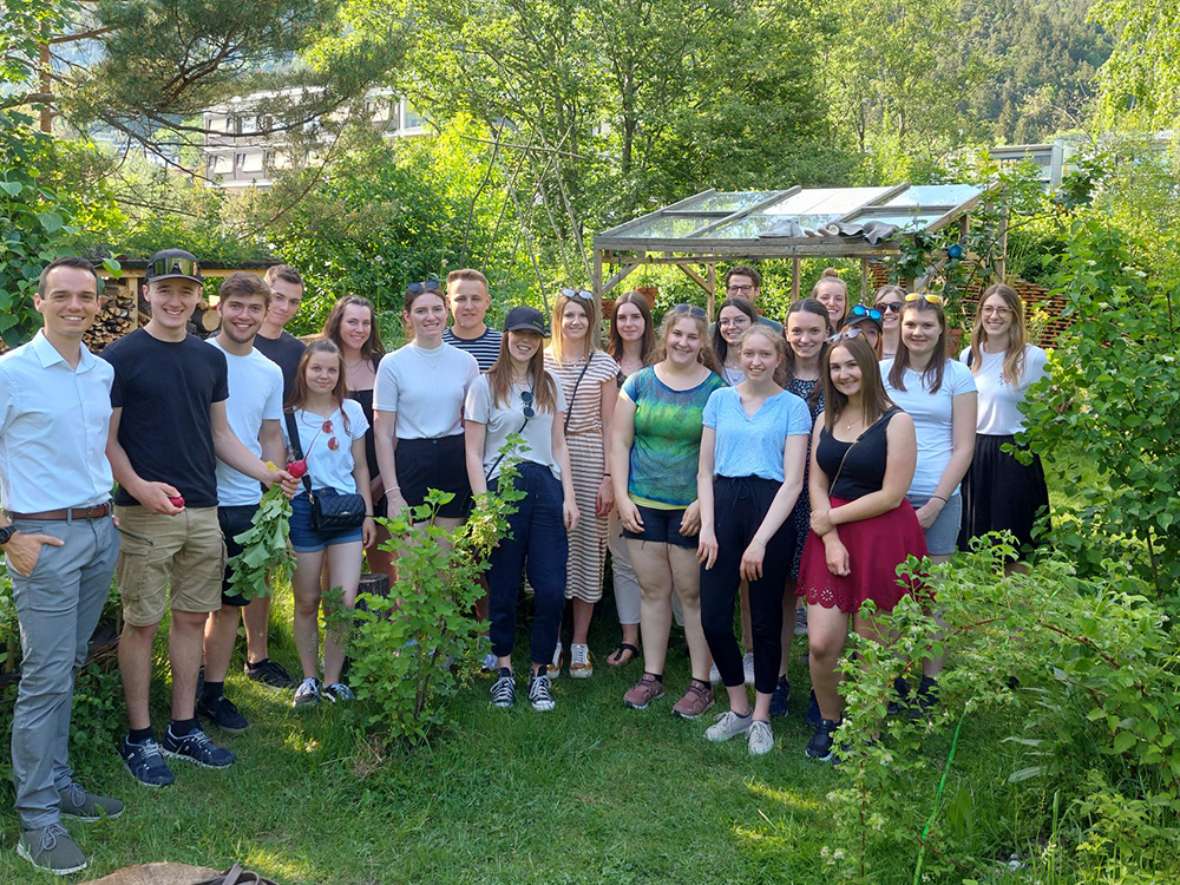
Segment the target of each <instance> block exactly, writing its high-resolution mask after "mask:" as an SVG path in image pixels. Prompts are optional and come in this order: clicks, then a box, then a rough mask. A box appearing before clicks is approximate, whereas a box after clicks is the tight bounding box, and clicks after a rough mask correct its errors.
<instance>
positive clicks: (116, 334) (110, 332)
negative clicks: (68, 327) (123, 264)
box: [83, 283, 139, 353]
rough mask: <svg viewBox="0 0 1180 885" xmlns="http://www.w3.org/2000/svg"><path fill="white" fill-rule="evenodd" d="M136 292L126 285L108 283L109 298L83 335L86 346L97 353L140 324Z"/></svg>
mask: <svg viewBox="0 0 1180 885" xmlns="http://www.w3.org/2000/svg"><path fill="white" fill-rule="evenodd" d="M137 313H138V308H137V306H136V304H135V293H134V292H132V291H131V290H129V289H128V288H126V287H124V286H112V285H110V284H109V283H108V285H107V300H106V304H105V305H104V306H103V309H102V311H101V312H100V313H99V315H98V319H96V320H95V321H94V325H93V326H91V327H90V331H89V332H87V333H86V334H85V336H83V340H84V341H85V342H86V346H87V347H89V348H90V349H91V350H92V351H94V352H95V353H97V352H99V351H101V350H102V349H103V348H104V347H106V346H107V345H108V344H110V343H112V342H114V341H117V340H119V339H120V338H122V337H123V336H124V335H126V334H127V333H128V332H132V331H134V330H135V328H136V327H137V326H138V325H139V319H138V317H137Z"/></svg>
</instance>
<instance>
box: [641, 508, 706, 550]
mask: <svg viewBox="0 0 1180 885" xmlns="http://www.w3.org/2000/svg"><path fill="white" fill-rule="evenodd" d="M635 506H636V507H638V508H639V518H640V519H642V520H643V531H641V532H632V531H628V530H627V529H623V537H624V538H631V539H632V540H635V541H654V542H655V543H657V544H673V545H675V546H677V547H690V548H692V549H693V550H695V549H696V547H697V536H696V535H695V534H692V535H682V534H680V520H681V519H682V518H683V517H684V511H685V508H683V507H680V508H677V509H675V510H663V509H660V508H657V507H644V506H643V505H642V504H636V505H635Z"/></svg>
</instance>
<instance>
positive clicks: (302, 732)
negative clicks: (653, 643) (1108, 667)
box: [0, 595, 1006, 883]
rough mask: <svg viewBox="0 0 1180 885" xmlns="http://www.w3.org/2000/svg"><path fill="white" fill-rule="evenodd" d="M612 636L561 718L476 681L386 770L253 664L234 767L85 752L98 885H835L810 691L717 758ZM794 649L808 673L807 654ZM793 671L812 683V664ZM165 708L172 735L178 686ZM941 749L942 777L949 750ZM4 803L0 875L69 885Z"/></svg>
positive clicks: (676, 655) (992, 772)
mask: <svg viewBox="0 0 1180 885" xmlns="http://www.w3.org/2000/svg"><path fill="white" fill-rule="evenodd" d="M281 599H285V600H286V605H282V604H280V606H278V610H277V612H276V623H277V624H289V623H290V622H289V599H290V597H289V595H286V596H285V597H281ZM608 604H609V603H608ZM613 631H614V626H613V617H609V618H608V617H604V618H602V623H601V624H600V625H599V626H598V628H597V630H596V631H595V632H594V634H593V635H592V648H594V649H596V650H597V651H598V654H597V659H598V668H597V670H596V672H595V675H594V677H593V678H592V679H590V680H585V681H577V682H575V681H573V680H571V679H569V678H568V677H563V678H561V679H560V680H558V681H557V682H556V684H555V688H556V697H557V701H558V707H557V709H556V710H555V711H554V712H552V713H547V714H538V713H534V712H533V711H532V710H531V709H530V708H529V707H528V705H527V702H524V701H523V697H522V696H523V692H521V693H520V694H518V705H517V708H516V709H514V710H511V711H503V710H496V709H493V708H492V707H490V705H489V704H488V702H487V687H488V682H487V680H486V679H478V680H476V681H475V682H474V684H473V685H472V686H471V687H470V688H469V689H468V690H466V691H465V692H464V693H463V694H462V695H461V696H460V698H459V699H458V701H457V703H456V704H455V707H454V719H455V721H456V722H457V725H456V727H455V728H454V730H452V731H450V732H447V733H443V734H441V735H440V736H439V737H438V738H437V739H436V741H435V743H434V745H433V746H431V747H429V748H424V749H420V750H418V751H416V752H414V753H410V754H398V755H395V756H392V757H389V758H385V759H377V758H375V757H374V756H373V755H372V754H371V753H370V752H368V751H367V750H366V747H365V745H364V744H363V742H361V741H360V740H358V738H357V737H356V733H355V731H354V729H353V728H352V727H350V725H349V723H348V720H347V717H346V716H344V715H342V711H341V710H340V709H337V708H333V707H332V706H331V705H329V704H326V703H325V704H324V705H322V706H321V707H320V708H319V709H316V710H312V711H309V712H308V711H298V712H297V711H295V710H293V709H292V708H291V707H290V705H289V700H290V694H289V693H288V692H276V691H274V690H272V689H268V688H265V687H263V686H260V685H257V684H255V683H253V682H250V681H249V680H247V679H246V678H245V677H244V676H242V675H241V671H240V661H237V662H236V666H235V668H234V669H233V670H232V671H231V676H230V682H229V690H230V692H231V694H232V696H233V697H234V698H235V699H237V701H238V702H239V703H240V705H241V707H242V709H243V711H244V712H245V714H246V715H247V717H248V718H249V719H250V720H251V723H252V727H251V728H250V730H249V731H248V732H247V733H245V734H243V735H240V736H237V737H232V736H226V735H222V734H220V733H218V732H217V731H216V729H212V728H211V729H210V732H211V734H213V735H214V737H215V739H218V740H223V741H224V742H225V743H226V744H227V745H228V746H230V747H231V748H232V749H233V750H234V751H235V752H236V753H237V754H238V763H237V764H236V765H235V766H233V768H231V769H229V770H228V771H224V772H219V771H207V770H204V769H199V768H195V767H192V766H187V765H185V764H183V763H179V762H177V763H174V764H173V768H174V770H175V772H176V775H177V780H176V784H175V785H173V786H172V787H169V788H167V789H164V790H159V791H153V790H149V789H145V788H143V787H141V786H139V785H138V784H137V783H135V782H134V781H133V780H132V779H131V777H130V776H129V775H128V774H127V773H126V772H125V771H124V770H123V768H122V766H121V762H120V760H119V759H118V757H117V755H116V754H115V752H114V749H113V747H112V748H111V750H110V751H109V752H107V751H105V750H98V749H92V750H89V751H87V752H80V753H75V759H74V763H75V770H76V771H77V772H78V777H79V779H80V780H81V781H82V782H83V783H85V784H86V785H87V786H89V787H91V788H93V789H95V790H101V791H105V792H109V793H111V794H113V795H116V796H119V797H121V798H122V799H124V800H125V802H126V803H127V811H126V813H125V814H124V815H123V817H122V818H120V819H119V820H114V821H102V822H99V823H94V824H89V825H85V824H76V823H70V824H69V827H70V829H71V831H72V832H74V833H75V835H76V836H78V838H79V839H80V842H81V844H82V846H83V847H84V849H85V850H86V851H88V852H90V853H92V855H93V862H92V864H91V867H90V869H88V870H87V871H86V873H85V874H83V876H82V877H81V878H85V877H87V876H94V877H97V876H99V875H102V874H105V873H107V872H110V871H111V870H114V869H116V868H118V867H121V866H124V865H126V864H131V863H140V862H148V861H155V860H173V861H182V862H187V863H194V864H201V865H207V866H213V867H217V868H219V869H221V868H225V867H227V866H229V864H230V863H231V862H232V861H234V860H241V861H243V862H245V863H246V864H247V866H249V867H251V868H254V869H257V870H259V871H260V872H263V873H264V874H266V875H269V876H271V877H273V878H275V879H277V880H279V881H280V882H308V883H312V882H314V883H329V882H331V883H337V882H339V883H362V882H408V881H413V882H505V883H507V882H513V883H516V882H538V883H540V882H544V883H553V882H585V881H604V882H612V883H618V882H698V881H710V882H770V881H777V882H820V881H826V880H827V879H828V878H829V876H830V874H825V871H824V867H823V862H822V860H821V856H820V851H821V847H822V846H823V845H824V844H825V842H828V841H830V839H831V822H830V816H829V814H828V813H827V811H826V809H825V803H824V796H825V794H826V793H827V792H828V791H829V790H831V789H833V788H834V787H836V786H838V785H839V784H840V783H841V779H840V776H839V774H838V773H837V772H835V771H833V770H832V769H831V768H829V767H828V766H826V765H823V764H819V763H814V762H811V761H810V760H807V759H806V758H805V757H804V755H803V747H804V744H805V743H806V740H807V737H808V735H809V731H808V730H807V728H806V726H805V725H804V724H803V721H802V717H803V710H804V707H805V705H806V700H807V696H806V688H803V689H802V690H799V691H797V692H796V696H795V698H794V699H793V709H792V714H791V717H790V718H789V719H788V720H787V721H785V722H783V721H781V720H779V721H777V722H776V724H775V731H776V738H777V740H778V746H777V748H776V750H775V752H773V753H772V754H770V755H769V756H767V757H763V758H761V759H751V758H750V757H749V756H748V755H747V754H746V749H745V742H744V740H741V739H738V740H735V741H733V742H731V743H729V744H723V745H712V744H710V743H708V742H707V741H705V740H704V738H703V734H702V733H703V731H704V728H705V726H706V724H707V723H706V722H705V721H697V722H685V721H682V720H679V719H676V718H674V717H673V716H672V715H671V714H670V709H671V705H672V703H673V701H674V699H675V695H676V693H677V692H678V690H679V689H682V688H683V686H684V684H685V681H686V680H687V671H686V666H687V660H686V653H685V652H684V650H683V646H682V645H681V646H680V647H679V648H677V649H675V650H674V652H673V654H672V656H671V659H670V666H669V673H668V682H669V686H670V689H671V690H670V692H669V696H666V697H665V698H664V699H662V700H661V701H659V702H657V704H656V705H654V706H653V707H652V708H651V709H649V710H648V711H645V712H636V711H632V710H628V709H626V708H624V707H623V704H622V695H623V692H624V691H625V689H626V688H627V686H628V685H629V684H630V681H631V680H632V679H633V678H636V677H637V676H638V674H639V672H640V671H639V664H638V663H635V664H632V665H631V666H630V667H628V668H627V669H626V670H625V671H623V672H616V671H613V670H612V669H611V668H609V667H607V666H606V665H605V663H604V662H603V659H604V657H605V652H606V650H607V649H608V648H609V647H610V644H611V641H612V639H613V637H614V632H613ZM274 632H275V637H274V639H275V643H274V649H273V651H274V652H275V657H276V658H278V659H279V660H281V661H283V662H284V663H285V664H286V665H287V666H288V667H289V668H291V669H292V670H294V669H295V668H294V666H293V663H294V661H295V655H294V651H293V647H292V646H291V642H290V633H289V628H285V627H278V628H276V630H275V631H274ZM523 646H524V638H523V636H522V638H521V643H520V645H519V646H518V647H523ZM795 651H796V661H798V660H799V657H798V655H799V654H801V652H802V643H801V642H799V643H797V644H796V648H795ZM162 669H163V668H161V667H159V666H158V667H157V673H160V672H161V671H162ZM794 672H795V674H796V678H797V681H798V682H799V683H800V685H803V686H805V685H806V676H805V669H804V668H803V667H802V666H801V665H800V666H798V667H797V668H796V670H795V671H794ZM113 684H114V685H117V683H113ZM153 708H154V716H155V724H156V727H157V729H159V728H161V727H162V724H163V723H164V721H165V719H166V709H167V707H166V694H165V689H164V685H163V684H162V683H160V684H157V686H156V692H155V696H154V703H153ZM721 709H722V707H721V705H718V707H717V708H716V710H715V712H720V710H721ZM708 718H709V719H710V720H711V718H712V717H711V715H710V716H709V717H708ZM984 742H986V743H987V744H989V745H992V746H993V747H994V744H992V739H991V738H989V737H988V736H987V735H986V734H979V733H977V732H976V731H975V730H973V729H972V728H968V729H967V730H966V731H965V740H964V742H963V743H962V744H961V745H960V751H959V752H960V759H964V760H971V759H972V757H973V756H975V757H977V759H976V761H974V762H970V761H969V762H968V770H967V772H966V773H962V774H961V777H962V778H963V780H962V781H958V779H957V778H956V779H955V781H953V783H954V782H959V783H960V784H962V785H964V788H965V789H968V788H969V792H970V796H969V797H968V798H969V800H970V801H971V802H974V799H971V797H974V796H976V795H979V794H988V793H989V789H988V784H987V783H984V782H980V778H984V779H985V780H994V781H998V782H1001V783H1002V780H1003V775H1004V774H1005V773H1006V772H1005V771H1004V770H1003V766H1002V764H1001V763H998V762H997V761H996V760H995V757H994V756H992V755H990V754H979V753H978V748H979V746H980V745H982V744H983V743H984ZM937 743H938V744H939V745H938V746H933V747H931V748H930V753H931V760H932V763H933V764H934V765H935V766H936V767H937V766H938V765H940V764H941V762H940V760H941V758H942V756H943V755H945V749H946V748H945V744H944V743H942V742H937ZM973 744H974V745H975V746H974V748H973V746H972V745H973ZM996 756H998V754H996ZM957 773H958V772H957ZM954 789H955V788H954V786H952V792H953V791H954ZM932 799H933V787H932V784H931V785H930V787H929V788H927V786H926V785H922V786H921V787H920V788H916V789H915V797H914V801H915V803H917V804H919V805H920V806H921V807H922V808H929V807H930V803H931V802H932ZM983 801H985V802H987V803H988V804H990V803H991V801H992V797H990V796H989V797H988V798H987V799H986V800H983ZM4 808H5V811H4V815H5V817H4V825H5V827H4V832H5V843H4V844H5V848H6V849H7V850H4V851H2V852H0V881H2V882H29V881H53V878H52V877H49V876H44V877H39V876H38V875H37V874H35V873H34V872H33V871H32V870H31V868H30V867H29V866H28V865H27V864H25V863H24V862H23V861H21V860H20V859H18V858H17V856H16V853H15V851H13V850H12V849H13V848H14V846H15V840H16V834H17V829H18V825H17V820H16V817H15V815H14V814H13V812H12V811H11V794H9V795H8V797H7V798H6V800H4ZM980 826H984V827H986V826H994V824H980ZM913 860H914V858H913V855H912V854H907V855H906V856H899V857H897V858H896V867H895V868H894V869H891V870H890V871H889V874H888V875H884V873H885V871H883V870H882V871H881V873H882V874H883V878H882V879H880V880H881V881H885V880H889V881H893V880H896V881H901V880H907V881H908V878H909V876H911V875H912V868H913Z"/></svg>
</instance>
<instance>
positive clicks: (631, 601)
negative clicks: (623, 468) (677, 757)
mask: <svg viewBox="0 0 1180 885" xmlns="http://www.w3.org/2000/svg"><path fill="white" fill-rule="evenodd" d="M655 347H656V329H655V325H654V324H653V323H652V318H651V307H650V305H649V303H648V300H647V298H646V297H645V296H644V295H642V294H641V293H639V292H628V293H627V294H625V295H623V296H622V297H620V298H619V300H618V301H617V302H615V310H614V313H613V314H612V315H611V320H610V341H609V343H608V345H607V353H609V354H610V356H611V358H612V359H613V360H614V361H615V362H616V363H618V364H619V375H618V383H619V387H620V388H621V387H622V386H623V384H624V383H625V382H626V380H627V379H628V378H629V377H631V376H632V375H634V374H635V373H636V372H638V371H639V370H640V369H642V368H643V367H644V366H646V365H647V364H648V363H650V362H651V357H652V352H653V351H654V350H655ZM608 462H609V458H608ZM606 538H607V549H608V550H610V558H611V577H612V580H613V583H614V591H615V608H616V610H617V612H618V616H619V626H620V627H621V628H622V632H623V637H622V639H621V641H620V642H619V644H618V646H616V648H615V650H614V651H613V652H611V653H610V655H609V656H608V657H607V659H606V662H607V663H608V664H610V665H611V666H612V667H621V666H623V665H624V664H629V663H631V661H633V660H635V659H636V658H637V657H639V599H640V592H639V579H638V578H637V577H636V576H635V569H634V568H633V567H632V566H631V556H630V554H629V553H628V552H627V543H626V542H625V541H624V540H623V524H622V523H621V522H619V511H618V508H617V507H612V508H611V512H610V517H609V518H608V520H607V526H606Z"/></svg>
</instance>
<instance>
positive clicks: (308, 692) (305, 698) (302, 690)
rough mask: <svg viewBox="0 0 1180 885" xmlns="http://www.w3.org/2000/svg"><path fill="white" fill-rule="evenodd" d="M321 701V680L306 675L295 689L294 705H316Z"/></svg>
mask: <svg viewBox="0 0 1180 885" xmlns="http://www.w3.org/2000/svg"><path fill="white" fill-rule="evenodd" d="M319 702H320V681H319V680H318V679H316V678H315V677H314V676H306V677H304V679H303V681H302V682H300V683H299V687H298V688H297V689H295V697H293V698H292V699H291V706H292V707H314V706H315V705H316V704H318V703H319Z"/></svg>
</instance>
